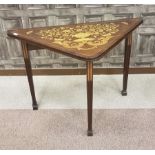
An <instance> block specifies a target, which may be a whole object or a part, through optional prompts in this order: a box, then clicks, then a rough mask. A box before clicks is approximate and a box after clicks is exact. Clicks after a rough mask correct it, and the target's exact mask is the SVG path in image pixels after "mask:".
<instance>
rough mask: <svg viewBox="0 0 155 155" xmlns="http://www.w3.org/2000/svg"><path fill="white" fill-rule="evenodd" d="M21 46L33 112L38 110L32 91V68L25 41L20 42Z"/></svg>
mask: <svg viewBox="0 0 155 155" xmlns="http://www.w3.org/2000/svg"><path fill="white" fill-rule="evenodd" d="M21 45H22V51H23V56H24V61H25V67H26V73H27V78H28V82H29V87H30V92H31V96H32V103H33V104H32V106H33V110H38V104H37V101H36V97H35V91H34V84H33V78H32V68H31V62H30V56H29V51H28V46H27V43H26V42H25V41H21Z"/></svg>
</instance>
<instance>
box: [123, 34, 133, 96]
mask: <svg viewBox="0 0 155 155" xmlns="http://www.w3.org/2000/svg"><path fill="white" fill-rule="evenodd" d="M131 46H132V33H130V34H128V36H127V38H126V39H125V55H124V70H123V90H122V96H127V83H128V72H129V64H130V54H131Z"/></svg>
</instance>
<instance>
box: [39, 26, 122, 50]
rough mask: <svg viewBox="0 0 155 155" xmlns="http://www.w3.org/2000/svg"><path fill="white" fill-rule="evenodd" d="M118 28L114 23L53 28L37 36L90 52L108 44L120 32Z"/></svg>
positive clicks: (66, 46) (40, 32)
mask: <svg viewBox="0 0 155 155" xmlns="http://www.w3.org/2000/svg"><path fill="white" fill-rule="evenodd" d="M118 27H119V25H117V24H114V23H108V24H102V23H100V24H88V25H76V26H73V27H67V26H66V27H65V26H64V27H53V28H49V29H44V30H40V31H39V32H37V35H39V36H40V37H41V38H42V39H47V40H50V41H51V43H55V44H58V45H61V46H63V47H65V48H74V49H78V50H88V49H94V48H96V47H97V46H99V45H104V44H106V43H107V42H108V41H109V40H110V39H111V38H112V37H113V36H114V35H115V33H116V32H118V31H119V30H118Z"/></svg>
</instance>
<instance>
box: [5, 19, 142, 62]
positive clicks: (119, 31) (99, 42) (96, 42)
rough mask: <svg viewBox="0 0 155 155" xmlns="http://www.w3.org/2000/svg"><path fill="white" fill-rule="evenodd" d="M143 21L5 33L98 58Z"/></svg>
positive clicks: (63, 51)
mask: <svg viewBox="0 0 155 155" xmlns="http://www.w3.org/2000/svg"><path fill="white" fill-rule="evenodd" d="M141 23H142V19H141V18H130V19H121V20H113V21H112V20H111V21H105V22H92V23H80V24H72V25H60V26H50V27H40V28H29V29H15V30H9V31H8V35H9V36H12V37H15V38H17V39H19V40H24V41H26V42H27V43H28V44H30V45H33V46H39V47H43V48H47V49H50V50H54V51H56V52H59V53H62V54H65V55H69V56H71V57H75V58H78V59H81V60H94V59H99V58H101V57H102V56H103V55H104V54H106V53H107V52H108V51H109V50H110V49H111V48H113V47H114V46H115V45H117V44H118V43H119V42H120V41H121V40H122V39H124V38H126V36H127V35H128V34H129V33H130V32H132V31H133V30H134V29H135V28H137V27H138V26H139V25H140V24H141Z"/></svg>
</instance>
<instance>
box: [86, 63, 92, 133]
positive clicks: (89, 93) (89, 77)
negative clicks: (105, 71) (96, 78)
mask: <svg viewBox="0 0 155 155" xmlns="http://www.w3.org/2000/svg"><path fill="white" fill-rule="evenodd" d="M92 109H93V62H92V61H87V110H88V111H87V113H88V130H87V135H88V136H93V130H92Z"/></svg>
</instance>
